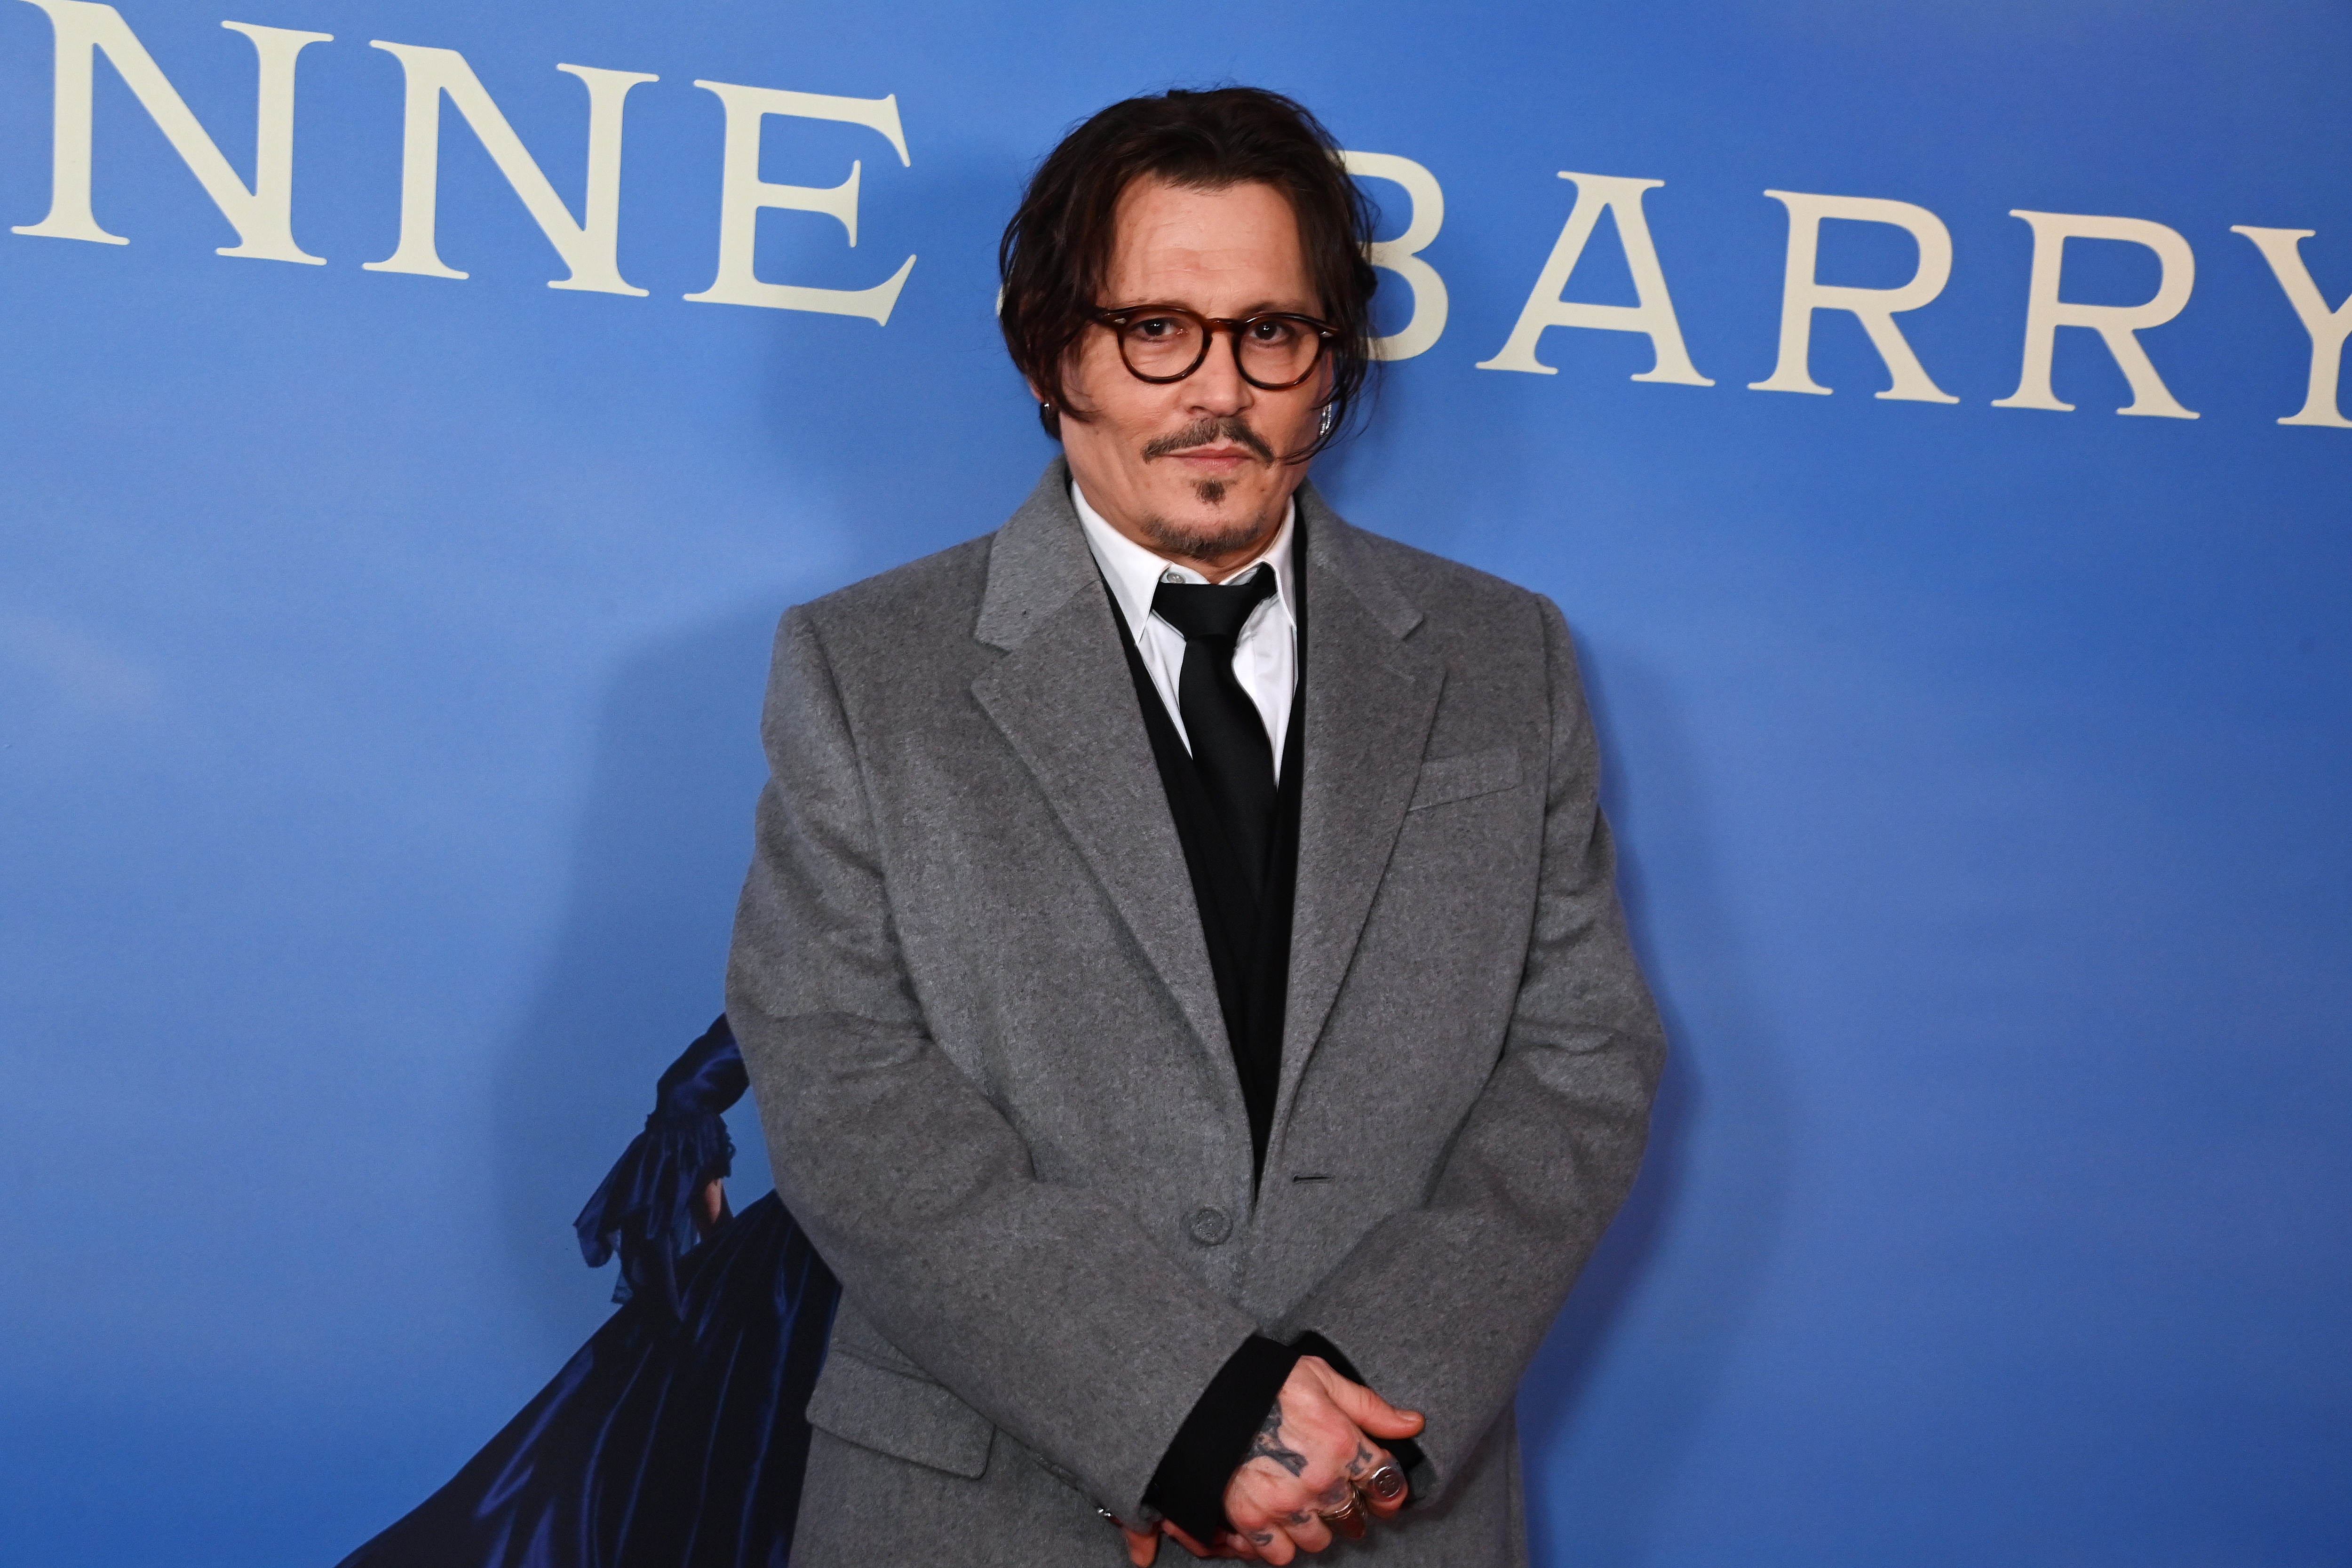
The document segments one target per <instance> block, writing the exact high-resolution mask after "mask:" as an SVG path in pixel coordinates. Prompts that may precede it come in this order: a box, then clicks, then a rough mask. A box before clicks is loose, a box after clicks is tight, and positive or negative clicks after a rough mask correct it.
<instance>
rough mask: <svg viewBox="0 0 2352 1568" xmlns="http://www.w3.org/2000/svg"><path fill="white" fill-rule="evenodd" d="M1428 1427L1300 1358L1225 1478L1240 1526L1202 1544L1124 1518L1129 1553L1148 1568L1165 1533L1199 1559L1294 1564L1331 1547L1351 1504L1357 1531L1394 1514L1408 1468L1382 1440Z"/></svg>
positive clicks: (1228, 1504) (1231, 1516)
mask: <svg viewBox="0 0 2352 1568" xmlns="http://www.w3.org/2000/svg"><path fill="white" fill-rule="evenodd" d="M1421 1428H1422V1418H1421V1415H1419V1413H1418V1412H1415V1411H1411V1410H1399V1409H1397V1408H1396V1407H1395V1406H1393V1405H1391V1404H1389V1402H1388V1401H1387V1400H1385V1399H1382V1398H1381V1396H1380V1395H1379V1394H1374V1393H1373V1392H1372V1391H1371V1390H1370V1389H1369V1388H1366V1387H1365V1386H1364V1385H1363V1384H1360V1383H1351V1382H1349V1380H1348V1379H1346V1378H1344V1377H1342V1376H1340V1375H1339V1373H1336V1372H1334V1371H1332V1370H1331V1363H1328V1362H1327V1361H1325V1360H1324V1359H1323V1358H1322V1357H1320V1356H1312V1355H1309V1356H1301V1357H1299V1358H1298V1363H1297V1365H1296V1366H1294V1367H1292V1368H1291V1370H1290V1376H1289V1378H1288V1379H1287V1380H1286V1382H1285V1383H1284V1384H1283V1385H1282V1392H1281V1393H1280V1394H1278V1395H1276V1398H1275V1402H1274V1407H1273V1408H1272V1409H1271V1410H1269V1411H1267V1412H1266V1417H1265V1426H1261V1427H1260V1428H1258V1432H1257V1436H1255V1437H1253V1438H1252V1439H1251V1440H1250V1449H1249V1457H1248V1458H1245V1459H1244V1460H1243V1461H1242V1465H1241V1468H1239V1469H1236V1470H1235V1471H1234V1474H1233V1479H1231V1480H1229V1481H1227V1482H1226V1483H1225V1518H1226V1519H1227V1520H1228V1521H1230V1522H1231V1523H1232V1524H1233V1527H1234V1528H1233V1530H1232V1531H1230V1532H1228V1533H1225V1534H1223V1535H1220V1536H1219V1537H1218V1538H1217V1539H1216V1540H1214V1541H1212V1542H1198V1541H1195V1540H1193V1539H1192V1537H1191V1536H1189V1535H1187V1534H1185V1533H1184V1531H1181V1530H1179V1529H1178V1528H1177V1527H1176V1526H1175V1525H1174V1524H1171V1523H1169V1522H1167V1521H1162V1522H1161V1523H1160V1526H1159V1528H1158V1529H1156V1530H1137V1529H1130V1528H1129V1526H1127V1525H1126V1524H1124V1523H1122V1524H1120V1526H1119V1529H1120V1531H1123V1532H1124V1533H1125V1534H1126V1536H1127V1555H1128V1558H1129V1561H1130V1562H1132V1563H1135V1565H1136V1568H1150V1563H1151V1560H1152V1559H1153V1557H1154V1556H1156V1555H1157V1554H1158V1552H1159V1550H1160V1536H1161V1535H1163V1534H1165V1535H1167V1536H1168V1537H1169V1538H1170V1539H1171V1540H1173V1541H1174V1542H1176V1543H1177V1544H1178V1545H1180V1546H1181V1547H1183V1548H1184V1549H1185V1550H1186V1551H1188V1552H1191V1553H1192V1555H1193V1556H1195V1557H1225V1558H1235V1559H1239V1560H1241V1561H1243V1562H1247V1563H1288V1562H1290V1561H1291V1560H1292V1559H1293V1558H1294V1557H1296V1556H1297V1554H1298V1553H1300V1552H1320V1551H1322V1550H1323V1549H1324V1548H1325V1547H1327V1546H1328V1545H1330V1544H1331V1540H1332V1532H1331V1531H1332V1527H1331V1524H1330V1523H1327V1522H1326V1521H1325V1517H1324V1516H1326V1515H1345V1514H1346V1513H1347V1511H1348V1509H1349V1504H1350V1503H1351V1502H1352V1503H1354V1504H1355V1507H1356V1510H1357V1511H1356V1512H1355V1514H1354V1515H1353V1517H1354V1519H1355V1520H1357V1521H1359V1522H1358V1523H1357V1524H1356V1526H1355V1528H1354V1530H1353V1531H1351V1532H1350V1533H1354V1534H1361V1533H1362V1530H1363V1527H1362V1524H1361V1523H1360V1521H1361V1520H1362V1519H1363V1517H1364V1515H1365V1514H1367V1513H1369V1514H1370V1517H1371V1518H1373V1519H1376V1520H1386V1519H1393V1518H1394V1517H1396V1512H1397V1510H1399V1509H1401V1508H1402V1507H1404V1505H1405V1499H1406V1497H1407V1496H1408V1490H1407V1488H1406V1486H1405V1481H1404V1477H1403V1474H1402V1472H1401V1471H1400V1470H1399V1469H1398V1468H1397V1466H1396V1464H1395V1462H1394V1461H1393V1460H1391V1458H1389V1455H1388V1451H1387V1450H1386V1449H1385V1448H1383V1447H1381V1446H1380V1443H1379V1442H1378V1441H1377V1439H1380V1438H1396V1437H1410V1436H1413V1435H1414V1434H1415V1433H1417V1432H1419V1431H1420V1430H1421ZM1358 1498H1360V1502H1359V1501H1356V1500H1357V1499H1358ZM1343 1528H1344V1524H1343Z"/></svg>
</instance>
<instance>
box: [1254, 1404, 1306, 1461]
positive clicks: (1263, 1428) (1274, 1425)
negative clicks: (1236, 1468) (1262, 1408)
mask: <svg viewBox="0 0 2352 1568" xmlns="http://www.w3.org/2000/svg"><path fill="white" fill-rule="evenodd" d="M1249 1457H1250V1458H1253V1459H1272V1460H1273V1461H1274V1462H1275V1463H1276V1464H1277V1465H1280V1466H1281V1467H1282V1468H1284V1469H1286V1470H1288V1471H1289V1472H1290V1473H1291V1474H1292V1475H1294V1476H1296V1475H1299V1474H1301V1473H1303V1472H1304V1471H1305V1470H1306V1468H1307V1456H1306V1455H1304V1454H1302V1453H1300V1452H1299V1451H1298V1450H1297V1449H1296V1448H1292V1447H1286V1446H1285V1445H1284V1443H1283V1441H1282V1401H1281V1400H1279V1399H1276V1401H1275V1402H1274V1408H1273V1409H1271V1410H1269V1411H1267V1412H1266V1413H1265V1421H1264V1422H1263V1423H1262V1424H1260V1426H1258V1429H1257V1436H1255V1437H1254V1438H1252V1439H1251V1440H1250V1450H1249Z"/></svg>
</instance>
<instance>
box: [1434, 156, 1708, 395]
mask: <svg viewBox="0 0 2352 1568" xmlns="http://www.w3.org/2000/svg"><path fill="white" fill-rule="evenodd" d="M1559 177H1560V178H1561V179H1563V180H1571V181H1574V182H1575V184H1576V205H1575V207H1574V208H1572V209H1571V210H1570V213H1569V215H1568V224H1567V226H1565V227H1563V228H1562V229H1561V230H1560V231H1559V242H1558V243H1557V244H1555V245H1554V246H1553V247H1551V258H1550V259H1549V260H1548V261H1546V262H1545V263H1544V267H1543V271H1542V273H1541V274H1540V275H1538V277H1537V279H1536V286H1535V288H1534V289H1533V290H1532V291H1531V292H1530V293H1529V294H1528V302H1527V305H1526V306H1525V307H1524V308H1523V309H1522V310H1520V311H1519V321H1518V324H1517V326H1515V327H1513V328H1512V329H1511V335H1510V337H1509V338H1507V340H1505V342H1504V343H1503V346H1502V348H1501V349H1500V350H1498V351H1497V352H1496V354H1495V357H1494V358H1493V359H1489V360H1481V361H1479V362H1478V368H1479V369H1480V370H1523V371H1527V372H1529V373H1531V374H1536V375H1557V374H1559V372H1558V371H1557V370H1555V369H1554V368H1553V367H1552V366H1550V365H1548V364H1546V363H1543V362H1542V361H1541V360H1538V359H1537V358H1536V342H1537V340H1538V339H1539V338H1541V337H1542V336H1543V334H1544V329H1545V328H1547V327H1591V328H1594V329H1596V330H1598V331H1604V332H1640V333H1643V335H1645V336H1646V337H1648V339H1649V340H1650V347H1651V349H1652V350H1653V351H1654V353H1656V355H1657V363H1654V364H1653V365H1652V366H1651V367H1650V368H1649V369H1648V370H1645V371H1640V372H1637V373H1635V374H1634V376H1633V379H1634V380H1635V381H1672V382H1679V383H1681V384H1684V385H1685V386H1713V385H1714V384H1715V383H1713V382H1711V381H1709V380H1708V379H1707V378H1706V377H1705V376H1703V375H1701V374H1699V373H1698V371H1697V370H1696V368H1695V367H1694V366H1693V365H1692V364H1691V360H1690V353H1689V351H1687V350H1685V348H1684V347H1683V330H1682V327H1681V325H1680V324H1679V323H1678V322H1676V321H1675V302H1674V300H1673V299H1672V298H1671V297H1670V296H1669V295H1668V294H1667V293H1666V275H1665V272H1664V270H1663V269H1662V268H1660V267H1659V266H1658V251H1657V247H1655V246H1654V245H1653V244H1651V242H1650V226H1649V224H1648V222H1647V221H1645V220H1644V219H1643V216H1642V193H1643V191H1646V190H1649V189H1651V188H1652V187H1653V186H1656V185H1663V184H1665V182H1664V180H1632V179H1625V178H1622V177H1620V176H1617V175H1612V174H1570V173H1569V172H1568V171H1567V170H1565V169H1563V170H1561V171H1560V174H1559ZM1603 208H1606V209H1608V211H1609V212H1610V213H1611V215H1612V216H1614V217H1615V218H1616V220H1617V242H1618V243H1619V244H1620V245H1622V246H1623V247H1625V265H1626V268H1627V269H1628V270H1630V271H1631V272H1632V273H1633V298H1634V299H1635V300H1638V301H1640V303H1638V304H1633V305H1587V304H1583V303H1580V302H1579V301H1576V300H1563V299H1562V298H1560V294H1561V291H1562V290H1563V289H1566V288H1567V287H1568V278H1569V274H1570V273H1571V272H1574V271H1575V270H1576V263H1577V259H1578V258H1580V257H1581V256H1582V255H1583V254H1584V245H1585V242H1586V241H1587V240H1589V239H1591V237H1592V230H1593V227H1594V226H1595V225H1597V224H1598V223H1599V222H1600V221H1601V210H1602V209H1603Z"/></svg>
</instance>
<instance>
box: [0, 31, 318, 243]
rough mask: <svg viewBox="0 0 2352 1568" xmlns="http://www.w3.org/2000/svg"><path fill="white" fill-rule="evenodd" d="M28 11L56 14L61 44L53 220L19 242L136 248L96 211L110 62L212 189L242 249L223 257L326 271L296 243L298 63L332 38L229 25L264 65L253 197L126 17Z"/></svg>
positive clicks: (29, 227) (52, 149)
mask: <svg viewBox="0 0 2352 1568" xmlns="http://www.w3.org/2000/svg"><path fill="white" fill-rule="evenodd" d="M27 3H28V4H30V5H38V6H39V7H40V8H41V9H42V10H44V11H46V12H47V13H48V14H49V26H50V28H51V30H52V31H54V32H55V33H56V35H57V45H58V48H57V102H56V106H55V110H54V115H55V119H54V129H53V130H52V131H51V132H50V138H51V139H50V142H49V157H50V173H49V216H47V217H45V218H43V219H42V220H41V221H40V222H38V223H35V224H26V225H23V226H19V227H17V228H16V229H15V230H14V231H13V232H15V233H16V234H37V235H43V236H46V237H48V238H51V239H88V240H95V241H96V242H97V243H99V244H100V245H128V244H130V243H131V242H130V241H129V240H127V239H125V238H123V237H121V235H119V234H109V233H108V232H107V231H106V230H104V229H102V228H100V226H98V219H97V217H96V216H94V215H93V214H92V213H91V212H90V210H89V133H90V124H89V121H90V87H91V81H90V79H91V77H92V76H93V75H94V74H95V68H96V66H95V57H96V56H98V55H99V54H100V53H103V54H104V55H105V56H106V58H107V59H108V61H109V62H110V63H111V64H112V65H113V67H114V69H115V72H116V74H117V75H119V76H121V78H122V80H123V84H124V85H125V86H127V87H129V88H130V89H131V96H132V97H134V98H136V99H138V100H139V106H140V107H141V108H142V109H144V110H146V111H147V114H148V117H149V118H150V119H152V120H153V121H155V126H156V129H158V130H160V131H161V132H163V137H164V140H166V141H168V142H171V143H172V150H173V152H175V153H179V155H180V160H181V162H183V163H186V164H187V165H188V172H189V173H190V174H194V175H195V177H196V180H197V182H198V183H199V184H202V185H203V186H204V187H205V195H208V196H210V197H212V199H213V205H215V206H216V207H218V208H220V210H221V216H223V217H225V218H226V219H228V221H229V226H230V227H231V228H234V229H236V237H237V241H238V243H237V244H236V245H225V246H222V247H220V250H219V254H220V255H223V256H247V257H253V258H257V259H259V260H264V261H307V262H310V263H311V264H312V265H314V266H316V265H322V264H323V263H324V262H325V260H326V258H324V257H321V256H312V255H311V254H310V252H308V251H306V250H304V249H303V248H302V247H300V246H299V245H297V244H295V243H294V230H293V220H292V214H293V206H294V57H295V56H297V55H299V54H300V53H301V52H302V50H303V47H304V46H306V45H309V44H323V43H328V42H331V41H332V35H331V34H328V33H298V32H296V31H294V30H292V29H291V28H288V27H261V26H255V25H253V24H252V23H250V22H223V23H222V24H221V26H224V27H226V28H228V29H229V30H230V31H231V32H236V33H243V34H244V35H245V36H246V37H248V38H251V39H252V40H253V52H254V53H255V55H256V56H257V57H258V62H257V63H258V74H259V80H260V95H261V97H260V103H259V105H258V107H257V110H256V113H255V124H254V138H253V142H254V145H253V188H252V189H251V190H247V189H246V187H245V182H244V181H242V180H240V179H238V178H237V177H236V170H234V169H232V168H230V167H229V166H228V160H227V159H226V158H224V157H222V156H221V152H220V149H219V148H218V147H216V146H215V145H214V144H213V139H212V138H211V137H210V136H208V135H206V134H205V128H204V126H203V125H201V124H199V123H198V122H197V121H196V117H195V116H194V114H192V113H190V112H189V111H188V106H187V103H186V101H185V100H183V99H182V98H181V97H180V94H179V91H178V89H175V88H173V86H172V83H171V81H170V79H168V78H166V77H165V76H164V75H163V70H162V69H161V68H159V67H158V66H157V65H156V64H155V59H154V57H153V56H152V55H150V54H149V53H148V52H147V49H146V46H145V45H143V44H142V43H140V41H139V38H138V36H137V35H136V34H134V33H132V32H131V26H130V24H128V23H126V22H125V21H123V19H122V16H121V13H120V12H118V11H117V10H115V8H114V7H113V6H111V5H93V4H90V3H89V0H27Z"/></svg>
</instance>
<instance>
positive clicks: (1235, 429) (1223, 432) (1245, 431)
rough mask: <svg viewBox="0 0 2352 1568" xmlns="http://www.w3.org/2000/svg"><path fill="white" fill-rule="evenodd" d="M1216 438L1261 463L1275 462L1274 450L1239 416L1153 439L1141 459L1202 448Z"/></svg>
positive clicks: (1200, 422) (1198, 421) (1196, 422)
mask: <svg viewBox="0 0 2352 1568" xmlns="http://www.w3.org/2000/svg"><path fill="white" fill-rule="evenodd" d="M1219 439H1223V440H1227V441H1231V442H1232V443H1233V444H1234V446H1236V447H1242V448H1243V449H1244V450H1245V451H1247V452H1248V453H1249V454H1250V455H1251V456H1252V457H1254V458H1256V459H1257V460H1258V461H1259V462H1261V463H1271V462H1273V461H1274V448H1273V447H1269V446H1267V445H1266V443H1265V437H1262V436H1260V435H1259V434H1258V433H1257V432H1256V431H1255V430H1253V429H1251V428H1250V427H1249V426H1247V425H1245V424H1244V423H1243V422H1242V417H1241V416H1240V415H1238V414H1233V415H1227V416H1225V417H1224V418H1222V419H1218V418H1206V419H1195V420H1194V421H1192V424H1190V425H1187V426H1184V428H1182V429H1181V430H1177V431H1173V432H1171V433H1170V434H1169V435H1166V436H1160V437H1154V438H1153V439H1151V440H1150V441H1147V442H1146V443H1144V447H1143V457H1144V460H1145V461H1146V462H1149V461H1150V460H1151V459H1152V458H1165V457H1167V456H1169V455H1170V454H1171V453H1174V452H1188V451H1190V450H1192V448H1193V447H1205V446H1208V445H1209V444H1210V443H1211V442H1213V441H1216V440H1219Z"/></svg>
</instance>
